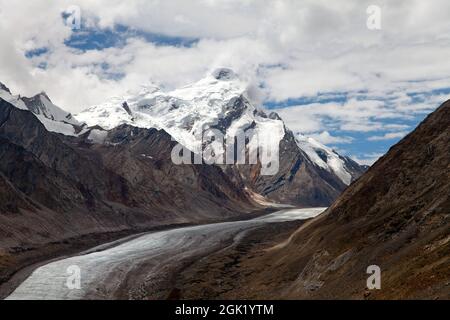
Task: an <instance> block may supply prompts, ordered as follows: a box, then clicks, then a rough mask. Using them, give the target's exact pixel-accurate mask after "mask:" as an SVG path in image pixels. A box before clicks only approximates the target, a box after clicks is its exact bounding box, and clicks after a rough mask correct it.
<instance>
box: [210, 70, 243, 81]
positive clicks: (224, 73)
mask: <svg viewBox="0 0 450 320" xmlns="http://www.w3.org/2000/svg"><path fill="white" fill-rule="evenodd" d="M211 75H212V76H213V77H214V78H215V79H217V80H222V81H229V80H233V79H236V78H237V75H236V73H234V71H233V70H231V69H229V68H218V69H216V70H214V71H213V72H212V73H211Z"/></svg>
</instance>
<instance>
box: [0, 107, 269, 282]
mask: <svg viewBox="0 0 450 320" xmlns="http://www.w3.org/2000/svg"><path fill="white" fill-rule="evenodd" d="M39 120H40V119H38V118H37V117H36V116H35V115H34V114H33V113H31V112H30V111H28V110H23V109H19V108H17V107H15V106H13V105H12V104H10V103H9V102H6V101H5V100H2V99H0V142H1V143H0V160H1V161H0V189H1V191H2V192H1V200H2V201H1V202H0V235H1V239H0V279H1V277H2V276H4V274H3V271H5V269H2V267H1V266H2V262H3V261H2V257H3V256H4V255H6V256H10V255H11V254H12V255H13V257H14V258H13V260H17V259H18V256H20V255H22V254H25V255H27V254H31V253H36V251H39V250H40V249H42V248H43V249H44V250H46V249H47V248H50V246H51V245H50V243H52V242H55V241H63V240H65V239H70V238H76V237H79V236H82V235H87V234H98V233H107V232H113V231H114V232H115V231H122V230H130V231H131V230H134V232H138V231H139V230H144V229H148V228H150V227H154V226H161V225H170V224H185V223H202V222H209V221H217V220H226V219H230V218H237V217H242V216H243V215H244V216H245V215H246V214H249V213H250V212H253V211H255V210H259V209H260V208H262V206H260V205H258V204H257V203H256V202H254V201H253V200H252V198H251V195H250V194H249V193H248V192H246V191H245V190H244V189H243V187H241V186H240V185H236V184H235V183H234V182H232V181H231V179H230V178H229V177H227V176H226V175H225V174H224V173H223V171H222V170H221V169H220V168H219V167H217V166H213V165H185V166H176V165H174V164H173V163H172V161H171V159H170V150H171V149H172V148H173V145H174V144H175V142H174V141H172V139H171V137H170V136H169V135H168V134H167V133H166V132H164V131H163V130H156V129H139V128H135V127H130V126H128V125H122V126H119V127H117V128H114V129H113V130H110V131H108V132H106V134H105V136H104V143H103V144H95V143H92V142H90V141H89V140H87V139H86V136H87V135H89V134H90V132H89V133H86V134H85V135H80V136H78V137H73V136H65V135H60V134H56V133H52V132H49V131H48V130H47V129H46V128H45V126H44V125H43V124H42V123H41V122H40V121H39ZM52 121H53V120H52ZM14 248H17V250H19V251H17V252H16V249H14ZM12 265H13V266H10V267H8V268H7V271H8V272H9V271H12V270H14V265H15V263H14V262H12Z"/></svg>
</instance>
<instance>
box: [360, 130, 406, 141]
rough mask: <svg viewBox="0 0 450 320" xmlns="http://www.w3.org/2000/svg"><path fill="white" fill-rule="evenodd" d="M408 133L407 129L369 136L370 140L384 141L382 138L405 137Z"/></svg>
mask: <svg viewBox="0 0 450 320" xmlns="http://www.w3.org/2000/svg"><path fill="white" fill-rule="evenodd" d="M407 134H408V132H407V131H401V132H389V133H385V134H384V135H382V136H372V137H369V138H367V140H369V141H382V140H392V139H399V138H403V137H404V136H406V135H407Z"/></svg>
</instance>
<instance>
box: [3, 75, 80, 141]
mask: <svg viewBox="0 0 450 320" xmlns="http://www.w3.org/2000/svg"><path fill="white" fill-rule="evenodd" d="M0 98H1V99H3V100H5V101H7V102H9V103H11V104H12V105H13V106H15V107H16V108H18V109H22V110H28V111H31V112H32V113H33V114H34V115H35V116H36V117H37V118H38V119H39V120H40V121H41V123H42V124H43V125H44V126H45V128H46V129H47V130H48V131H51V132H56V133H61V134H64V135H71V136H76V135H77V132H78V131H79V129H80V127H81V126H82V124H81V123H80V122H78V121H77V120H76V119H75V118H74V117H73V116H72V115H71V114H70V113H68V112H66V111H64V110H62V109H61V108H59V107H58V106H56V105H54V104H53V103H52V101H51V100H50V98H49V97H48V96H47V94H46V93H45V92H41V93H39V94H37V95H35V96H33V97H31V98H28V97H21V96H20V95H17V96H15V95H12V94H11V91H10V90H9V89H8V88H7V87H6V86H5V85H3V84H2V85H1V87H0Z"/></svg>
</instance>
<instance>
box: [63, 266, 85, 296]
mask: <svg viewBox="0 0 450 320" xmlns="http://www.w3.org/2000/svg"><path fill="white" fill-rule="evenodd" d="M66 272H67V274H68V277H67V279H66V287H67V288H68V289H69V290H80V289H81V269H80V267H79V266H77V265H72V266H69V267H68V268H67V270H66Z"/></svg>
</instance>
